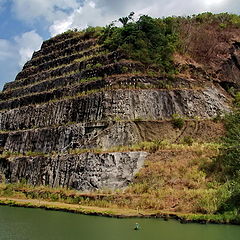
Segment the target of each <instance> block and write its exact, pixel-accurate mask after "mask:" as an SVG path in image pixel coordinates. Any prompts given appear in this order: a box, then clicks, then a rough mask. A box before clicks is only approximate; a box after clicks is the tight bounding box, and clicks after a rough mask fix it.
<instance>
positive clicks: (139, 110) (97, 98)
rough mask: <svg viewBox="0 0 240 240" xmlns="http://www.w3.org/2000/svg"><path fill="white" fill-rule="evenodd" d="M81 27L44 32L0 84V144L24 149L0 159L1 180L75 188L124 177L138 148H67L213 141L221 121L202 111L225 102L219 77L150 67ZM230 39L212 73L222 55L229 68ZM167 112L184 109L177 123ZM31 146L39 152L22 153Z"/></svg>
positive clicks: (120, 183)
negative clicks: (41, 39) (17, 68)
mask: <svg viewBox="0 0 240 240" xmlns="http://www.w3.org/2000/svg"><path fill="white" fill-rule="evenodd" d="M90 35H91V34H90ZM90 35H89V34H78V33H75V34H74V33H68V34H63V35H60V36H57V37H55V38H53V39H50V40H48V41H46V42H44V43H43V45H42V48H41V49H40V50H39V51H38V52H35V53H34V54H33V57H32V59H31V60H30V61H28V62H27V63H26V64H25V66H24V68H23V70H22V71H21V72H20V73H19V74H18V75H17V77H16V80H15V81H13V82H11V83H8V84H6V85H5V87H4V90H3V92H2V93H0V110H1V111H0V131H1V132H0V151H1V152H2V151H3V152H5V153H6V152H9V154H10V156H13V154H12V153H13V152H15V155H14V156H16V155H17V154H19V153H21V155H23V156H24V157H21V158H20V157H19V158H17V157H10V158H9V159H3V158H2V159H0V176H1V174H3V175H4V178H5V179H7V181H8V182H16V181H20V180H22V179H26V180H27V181H28V182H29V183H30V184H34V185H38V184H46V185H50V186H54V187H55V186H64V187H72V188H75V189H78V190H93V189H98V188H104V187H106V188H118V187H124V186H126V185H127V184H128V183H129V182H130V181H131V180H132V178H133V176H134V174H135V173H136V172H137V170H138V169H139V168H140V167H141V166H142V164H143V161H144V158H145V157H146V155H147V154H146V153H145V152H129V153H105V154H93V153H84V154H79V155H77V154H76V155H72V154H70V153H76V152H79V151H82V149H97V148H101V149H103V150H104V151H106V152H107V151H110V149H111V148H114V147H115V149H116V148H117V147H119V146H129V145H133V144H137V143H139V142H143V141H155V140H156V141H161V140H165V139H168V140H169V141H170V142H172V143H175V142H181V141H183V140H184V138H185V137H188V138H192V139H193V140H195V141H197V142H202V141H215V140H216V139H218V138H219V136H220V135H222V134H223V132H224V129H223V125H222V124H221V123H214V122H212V121H211V120H210V119H211V118H213V117H215V116H218V115H219V114H222V113H224V112H228V111H230V106H231V97H230V96H229V95H228V93H227V92H226V91H225V90H224V89H223V88H222V87H224V86H223V84H222V85H221V86H222V87H221V86H220V85H219V82H220V83H221V81H218V80H219V79H217V78H215V80H214V82H213V81H212V78H211V74H209V73H207V71H206V70H204V69H203V68H202V67H201V66H200V65H199V66H197V65H195V64H192V65H191V66H190V65H188V67H187V69H188V71H185V72H184V71H182V73H181V74H182V75H179V76H178V77H175V78H172V77H171V76H167V75H166V74H162V75H160V71H158V69H157V70H156V69H155V68H154V67H151V68H146V67H145V66H144V65H143V64H142V63H140V62H136V61H133V60H129V59H128V58H127V56H126V55H125V54H124V53H123V52H122V51H115V52H107V51H106V49H104V48H103V46H99V45H98V39H96V38H92V37H91V36H90ZM238 48H239V46H238V45H236V46H234V48H233V49H232V50H231V59H230V60H229V61H228V62H226V67H223V68H222V70H223V72H221V74H222V76H223V75H224V74H228V73H229V71H228V69H229V68H231V66H232V65H231V64H234V66H235V67H236V68H237V69H238V70H239V50H238ZM186 64H187V63H186ZM186 64H185V65H186ZM180 65H181V64H180ZM224 66H225V65H224ZM231 69H232V68H231ZM184 74H185V75H184ZM219 74H220V72H219ZM237 74H238V72H237V71H236V73H235V72H234V76H236V78H238V75H237ZM226 82H229V81H227V80H226ZM232 82H234V81H232ZM235 82H236V84H237V81H235ZM235 82H234V83H235ZM224 88H225V87H224ZM174 114H178V115H179V116H181V117H182V118H184V119H185V118H186V119H188V120H184V125H183V128H182V129H178V128H174V126H173V124H172V122H171V119H172V117H173V115H174ZM196 118H198V119H199V118H200V119H201V120H199V121H197V120H194V119H196ZM137 149H139V148H137ZM91 151H93V150H91ZM27 152H30V153H27ZM32 152H35V153H34V154H38V155H39V156H37V157H26V155H29V154H32ZM54 152H55V153H56V154H57V153H58V154H57V155H53V154H54ZM67 153H68V154H67ZM42 154H48V155H47V156H42ZM6 155H7V154H6Z"/></svg>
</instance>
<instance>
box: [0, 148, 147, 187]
mask: <svg viewBox="0 0 240 240" xmlns="http://www.w3.org/2000/svg"><path fill="white" fill-rule="evenodd" d="M146 156H147V153H146V152H113V153H101V154H98V153H83V154H79V155H56V156H52V157H43V156H38V157H21V158H16V159H11V160H7V159H0V175H1V174H2V175H4V176H5V179H6V181H7V182H18V181H21V180H23V179H24V180H26V181H27V182H28V183H29V184H32V185H40V184H42V185H50V186H52V187H58V186H61V187H70V188H74V189H77V190H82V191H83V190H96V189H100V188H101V189H103V188H107V189H117V188H122V187H125V186H127V185H128V184H129V183H130V182H131V181H132V179H133V177H134V175H135V174H136V173H137V172H138V170H139V169H140V168H141V167H142V165H143V163H144V159H145V158H146Z"/></svg>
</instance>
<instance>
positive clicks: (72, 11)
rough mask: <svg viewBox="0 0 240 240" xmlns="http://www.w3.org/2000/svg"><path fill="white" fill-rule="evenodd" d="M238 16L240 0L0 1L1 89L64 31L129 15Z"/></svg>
mask: <svg viewBox="0 0 240 240" xmlns="http://www.w3.org/2000/svg"><path fill="white" fill-rule="evenodd" d="M131 11H134V12H135V13H136V14H135V15H139V14H148V15H151V16H153V17H162V16H172V15H184V16H186V15H191V14H197V13H200V12H206V11H211V12H215V13H218V12H230V13H236V14H240V0H148V1H146V0H0V89H2V87H3V85H4V83H6V82H10V81H13V80H14V79H15V76H16V74H17V73H18V72H19V71H20V70H21V69H22V67H23V65H24V63H25V62H26V61H27V60H29V59H30V58H31V56H32V53H33V52H34V51H36V50H38V49H39V48H40V47H41V44H42V41H43V40H46V39H48V38H50V37H51V36H54V35H56V34H59V33H62V32H64V31H66V30H67V29H72V28H79V29H81V28H85V27H86V26H88V25H90V26H96V25H100V26H104V25H106V24H108V23H110V22H111V21H112V20H115V19H118V18H119V17H122V16H126V15H128V14H129V13H130V12H131Z"/></svg>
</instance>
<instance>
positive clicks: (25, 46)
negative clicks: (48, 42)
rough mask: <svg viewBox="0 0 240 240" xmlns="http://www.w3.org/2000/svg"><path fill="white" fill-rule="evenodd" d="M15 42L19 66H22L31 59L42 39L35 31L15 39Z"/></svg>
mask: <svg viewBox="0 0 240 240" xmlns="http://www.w3.org/2000/svg"><path fill="white" fill-rule="evenodd" d="M15 42H16V44H17V48H18V53H19V57H20V59H19V66H23V65H24V63H25V62H26V61H27V60H29V59H30V58H31V57H32V54H33V52H34V51H35V50H38V49H39V48H40V47H41V44H42V42H43V39H42V37H41V36H40V35H38V34H37V33H36V32H35V31H31V32H25V33H23V34H22V35H21V36H17V37H15Z"/></svg>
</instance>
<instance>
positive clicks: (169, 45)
mask: <svg viewBox="0 0 240 240" xmlns="http://www.w3.org/2000/svg"><path fill="white" fill-rule="evenodd" d="M133 17H134V13H133V12H132V13H130V15H129V16H127V17H122V18H120V19H119V20H118V21H113V22H112V23H111V24H109V25H107V26H106V27H88V28H86V29H84V30H83V31H81V32H78V31H77V29H75V30H69V31H67V32H66V33H63V35H64V34H66V35H69V34H70V35H74V34H82V36H83V37H84V38H90V37H94V38H96V37H97V38H99V43H101V44H102V45H103V46H104V47H105V48H106V49H108V50H109V51H114V50H122V51H123V52H125V54H126V56H128V57H129V58H131V59H134V60H137V61H140V62H142V63H144V64H147V65H148V66H149V65H151V66H152V67H155V69H157V70H158V71H159V70H160V71H161V72H162V73H164V72H165V73H175V72H176V71H177V70H176V66H174V62H173V55H174V53H176V52H178V53H181V54H183V55H188V56H190V57H192V58H193V59H195V60H197V61H198V62H199V63H206V62H207V63H209V61H210V63H211V61H214V58H216V57H217V54H218V55H221V54H224V51H225V50H226V49H224V46H223V45H222V42H224V41H228V40H229V39H230V38H231V37H232V34H233V33H234V31H235V30H237V31H239V27H240V16H238V15H236V14H228V13H220V14H212V13H210V12H206V13H202V14H198V15H192V16H188V17H175V16H174V17H166V18H152V17H150V16H147V15H143V16H140V17H139V19H137V20H136V21H135V20H134V18H133ZM116 22H120V23H121V24H122V26H116ZM76 31H77V32H76ZM60 36H61V35H60ZM57 38H59V36H57Z"/></svg>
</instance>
